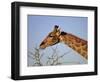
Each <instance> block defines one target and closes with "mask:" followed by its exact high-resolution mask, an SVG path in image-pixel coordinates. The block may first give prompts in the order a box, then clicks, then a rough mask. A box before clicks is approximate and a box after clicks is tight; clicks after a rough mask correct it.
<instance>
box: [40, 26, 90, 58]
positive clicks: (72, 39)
mask: <svg viewBox="0 0 100 82" xmlns="http://www.w3.org/2000/svg"><path fill="white" fill-rule="evenodd" d="M59 42H63V43H64V44H66V45H68V46H69V47H70V48H72V49H73V50H75V51H76V52H77V53H79V54H80V55H81V56H82V57H84V58H85V59H88V55H87V53H88V50H87V49H88V45H87V41H86V40H83V39H82V38H79V37H77V36H75V35H73V34H71V33H67V32H64V31H60V28H59V26H58V25H55V26H54V29H53V31H52V32H50V33H49V34H48V36H47V37H46V38H45V39H44V40H43V41H42V43H41V44H40V48H41V49H45V48H46V47H49V46H52V45H55V44H57V43H59Z"/></svg>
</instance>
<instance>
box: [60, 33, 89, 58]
mask: <svg viewBox="0 0 100 82" xmlns="http://www.w3.org/2000/svg"><path fill="white" fill-rule="evenodd" d="M60 41H61V42H64V43H65V44H66V45H68V46H69V47H70V48H72V49H73V50H75V51H76V52H77V53H79V54H80V55H81V56H83V57H84V58H85V59H87V58H88V55H87V47H88V46H87V41H85V40H83V39H81V38H79V37H77V36H74V35H72V34H69V33H65V32H61V35H60Z"/></svg>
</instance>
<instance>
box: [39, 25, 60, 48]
mask: <svg viewBox="0 0 100 82" xmlns="http://www.w3.org/2000/svg"><path fill="white" fill-rule="evenodd" d="M59 36H60V29H59V26H58V25H55V26H54V29H53V31H52V32H50V33H49V34H48V36H47V37H46V38H45V39H44V40H43V41H42V43H41V44H40V48H41V49H45V48H46V47H48V46H52V45H54V44H57V43H59Z"/></svg>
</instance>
